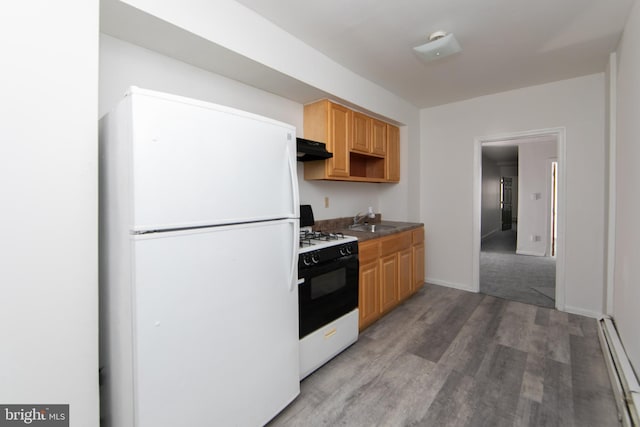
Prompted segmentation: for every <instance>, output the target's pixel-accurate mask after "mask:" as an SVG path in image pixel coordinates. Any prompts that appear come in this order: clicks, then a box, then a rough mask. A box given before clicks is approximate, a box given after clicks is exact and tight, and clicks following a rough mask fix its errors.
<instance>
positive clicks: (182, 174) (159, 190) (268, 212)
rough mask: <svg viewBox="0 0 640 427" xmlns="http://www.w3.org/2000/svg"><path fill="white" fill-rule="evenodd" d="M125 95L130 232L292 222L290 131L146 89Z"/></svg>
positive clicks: (295, 205)
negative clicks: (129, 144)
mask: <svg viewBox="0 0 640 427" xmlns="http://www.w3.org/2000/svg"><path fill="white" fill-rule="evenodd" d="M130 96H131V97H132V99H131V105H132V107H131V108H132V117H133V122H132V129H133V130H132V131H133V147H132V181H133V182H132V185H133V194H132V196H133V206H134V207H133V224H132V226H131V227H132V229H133V230H135V231H144V230H160V229H177V228H185V227H192V226H203V225H217V224H231V223H240V222H250V221H258V220H265V219H276V218H295V217H298V212H299V201H298V181H297V171H296V167H297V166H296V149H295V141H296V135H295V128H294V127H293V126H290V125H286V124H283V123H280V122H276V121H274V120H270V119H267V118H264V117H260V116H256V115H253V114H248V113H245V112H242V111H238V110H233V109H230V108H226V107H221V106H217V105H215V104H209V103H204V102H199V101H193V100H189V99H186V98H179V97H172V96H167V95H162V94H155V93H154V92H150V93H149V91H146V92H142V93H138V92H134V93H133V94H132V95H130Z"/></svg>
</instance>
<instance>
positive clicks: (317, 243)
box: [300, 228, 358, 253]
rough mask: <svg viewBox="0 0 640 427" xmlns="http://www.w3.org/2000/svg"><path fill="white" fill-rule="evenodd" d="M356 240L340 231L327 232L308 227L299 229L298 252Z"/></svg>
mask: <svg viewBox="0 0 640 427" xmlns="http://www.w3.org/2000/svg"><path fill="white" fill-rule="evenodd" d="M356 240H358V239H357V238H355V237H352V236H345V235H344V234H342V233H328V232H326V231H312V230H311V229H310V228H309V229H301V230H300V253H303V252H308V251H310V250H315V249H321V248H325V247H330V246H334V245H339V244H342V243H347V242H353V241H356Z"/></svg>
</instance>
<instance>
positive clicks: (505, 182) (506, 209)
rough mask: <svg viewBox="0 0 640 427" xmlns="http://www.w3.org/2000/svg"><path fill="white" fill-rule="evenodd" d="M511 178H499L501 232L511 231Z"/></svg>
mask: <svg viewBox="0 0 640 427" xmlns="http://www.w3.org/2000/svg"><path fill="white" fill-rule="evenodd" d="M512 181H513V180H512V178H509V177H506V176H503V177H502V178H500V208H501V210H502V231H504V230H511V215H512V213H511V209H512V206H511V186H512V185H513V182H512Z"/></svg>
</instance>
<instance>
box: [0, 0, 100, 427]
mask: <svg viewBox="0 0 640 427" xmlns="http://www.w3.org/2000/svg"><path fill="white" fill-rule="evenodd" d="M0 32H1V33H2V35H1V36H0V51H1V52H2V78H1V79H0V93H1V94H2V96H1V97H0V109H1V111H2V120H0V139H1V140H2V143H1V144H0V182H2V184H0V200H2V202H1V204H2V209H0V219H1V220H0V223H1V224H2V237H1V238H0V242H2V253H1V256H0V283H2V286H1V287H2V296H1V297H0V336H2V349H1V350H0V366H1V367H2V368H1V372H2V373H1V374H0V402H2V403H3V404H9V403H16V404H69V405H70V425H71V426H74V427H85V426H98V422H99V412H98V301H97V291H98V288H97V282H98V279H97V274H98V269H97V254H98V251H97V243H98V242H97V233H98V229H97V200H98V199H97V115H98V111H97V106H98V93H97V84H98V1H97V0H62V1H59V2H50V1H42V0H40V1H30V2H12V3H11V5H10V6H7V5H5V7H3V10H2V13H1V14H0Z"/></svg>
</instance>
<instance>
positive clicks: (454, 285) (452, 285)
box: [424, 277, 478, 294]
mask: <svg viewBox="0 0 640 427" xmlns="http://www.w3.org/2000/svg"><path fill="white" fill-rule="evenodd" d="M424 281H425V283H430V284H432V285H438V286H444V287H446V288H453V289H459V290H461V291H467V292H473V293H476V294H477V293H478V291H476V290H474V289H472V288H470V287H469V286H467V285H462V284H459V283H451V282H446V281H444V280H438V279H433V278H431V277H427V278H426V279H424Z"/></svg>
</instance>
